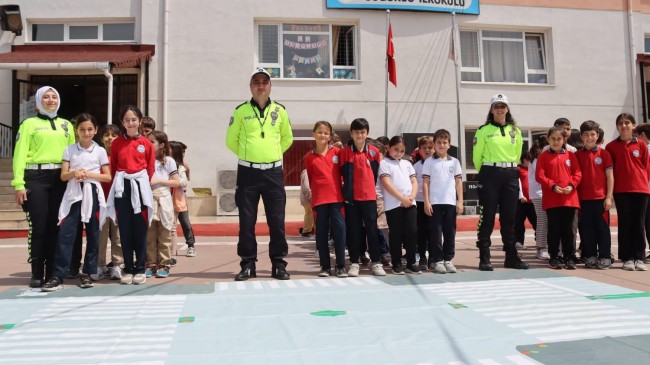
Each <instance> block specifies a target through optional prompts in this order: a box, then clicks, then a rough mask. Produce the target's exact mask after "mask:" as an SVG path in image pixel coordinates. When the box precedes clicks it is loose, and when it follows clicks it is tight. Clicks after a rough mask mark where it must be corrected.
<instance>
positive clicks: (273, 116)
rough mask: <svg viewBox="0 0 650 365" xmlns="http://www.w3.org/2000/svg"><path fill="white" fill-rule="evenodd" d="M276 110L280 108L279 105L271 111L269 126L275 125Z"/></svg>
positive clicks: (276, 118)
mask: <svg viewBox="0 0 650 365" xmlns="http://www.w3.org/2000/svg"><path fill="white" fill-rule="evenodd" d="M278 110H280V107H279V106H276V107H275V110H274V111H273V112H272V113H271V126H272V127H274V126H275V121H276V120H278Z"/></svg>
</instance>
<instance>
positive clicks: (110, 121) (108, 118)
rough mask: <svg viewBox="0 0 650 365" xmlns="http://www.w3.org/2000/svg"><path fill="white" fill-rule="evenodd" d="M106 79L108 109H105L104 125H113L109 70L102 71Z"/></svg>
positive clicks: (111, 88)
mask: <svg viewBox="0 0 650 365" xmlns="http://www.w3.org/2000/svg"><path fill="white" fill-rule="evenodd" d="M102 71H103V72H104V76H106V78H107V79H108V107H107V108H106V124H107V125H110V124H113V74H111V69H110V68H104V69H102Z"/></svg>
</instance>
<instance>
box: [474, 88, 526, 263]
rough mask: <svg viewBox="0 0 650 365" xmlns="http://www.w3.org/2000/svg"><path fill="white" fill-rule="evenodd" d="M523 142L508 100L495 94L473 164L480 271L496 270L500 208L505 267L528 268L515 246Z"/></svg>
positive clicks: (476, 139)
mask: <svg viewBox="0 0 650 365" xmlns="http://www.w3.org/2000/svg"><path fill="white" fill-rule="evenodd" d="M522 144H523V141H522V137H521V130H520V129H519V128H517V125H516V124H515V121H514V119H513V118H512V115H511V114H510V108H509V107H508V98H507V97H506V96H505V95H503V94H497V95H494V96H493V97H492V99H491V102H490V111H489V113H488V115H487V121H486V122H485V124H484V125H483V126H481V127H480V128H479V129H478V130H477V131H476V135H475V137H474V152H473V161H474V166H475V167H476V170H478V172H479V174H478V196H479V209H480V212H479V214H480V218H479V225H478V241H477V242H476V246H477V247H478V248H479V251H480V262H479V270H481V271H492V270H493V267H492V263H491V262H490V245H491V243H492V242H491V241H490V235H491V234H492V230H493V229H494V217H495V215H496V213H497V207H498V209H499V221H500V223H501V237H502V241H503V245H504V248H505V251H506V259H505V263H504V266H505V267H506V268H512V269H528V264H526V263H525V262H522V261H521V259H520V258H519V255H518V254H517V249H516V247H515V229H514V225H515V212H516V209H517V200H518V198H519V182H518V180H519V171H518V170H517V162H518V161H519V157H520V155H521V147H522Z"/></svg>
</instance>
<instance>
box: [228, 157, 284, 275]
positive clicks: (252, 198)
mask: <svg viewBox="0 0 650 365" xmlns="http://www.w3.org/2000/svg"><path fill="white" fill-rule="evenodd" d="M260 196H261V197H262V201H263V202H264V212H265V213H266V223H267V224H268V226H269V232H270V236H271V240H270V241H269V257H270V259H271V264H272V265H273V266H283V267H286V266H287V262H286V261H285V260H284V258H285V257H286V256H287V253H288V251H289V246H288V244H287V237H286V236H285V231H284V209H285V206H286V203H287V194H286V192H285V191H284V174H283V171H282V167H275V168H272V169H269V170H260V169H255V168H252V167H246V166H241V165H239V166H237V191H236V192H235V203H237V208H239V242H237V255H239V257H240V258H241V261H240V263H239V264H240V266H241V267H242V268H246V267H253V266H254V265H255V262H257V240H256V238H255V224H256V223H257V206H258V205H259V202H260Z"/></svg>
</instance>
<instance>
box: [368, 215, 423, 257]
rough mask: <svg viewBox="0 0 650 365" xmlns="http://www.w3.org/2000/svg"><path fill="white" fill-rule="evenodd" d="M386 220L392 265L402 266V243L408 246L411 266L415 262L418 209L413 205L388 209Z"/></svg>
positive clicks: (407, 252) (407, 253)
mask: <svg viewBox="0 0 650 365" xmlns="http://www.w3.org/2000/svg"><path fill="white" fill-rule="evenodd" d="M386 221H387V223H388V242H389V247H390V257H391V264H392V266H393V267H399V266H402V245H403V246H404V248H406V264H407V265H409V266H410V265H413V264H415V252H416V245H417V229H418V227H417V209H416V208H415V207H414V206H411V207H408V208H403V207H398V208H394V209H391V210H387V211H386ZM373 261H375V260H373Z"/></svg>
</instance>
